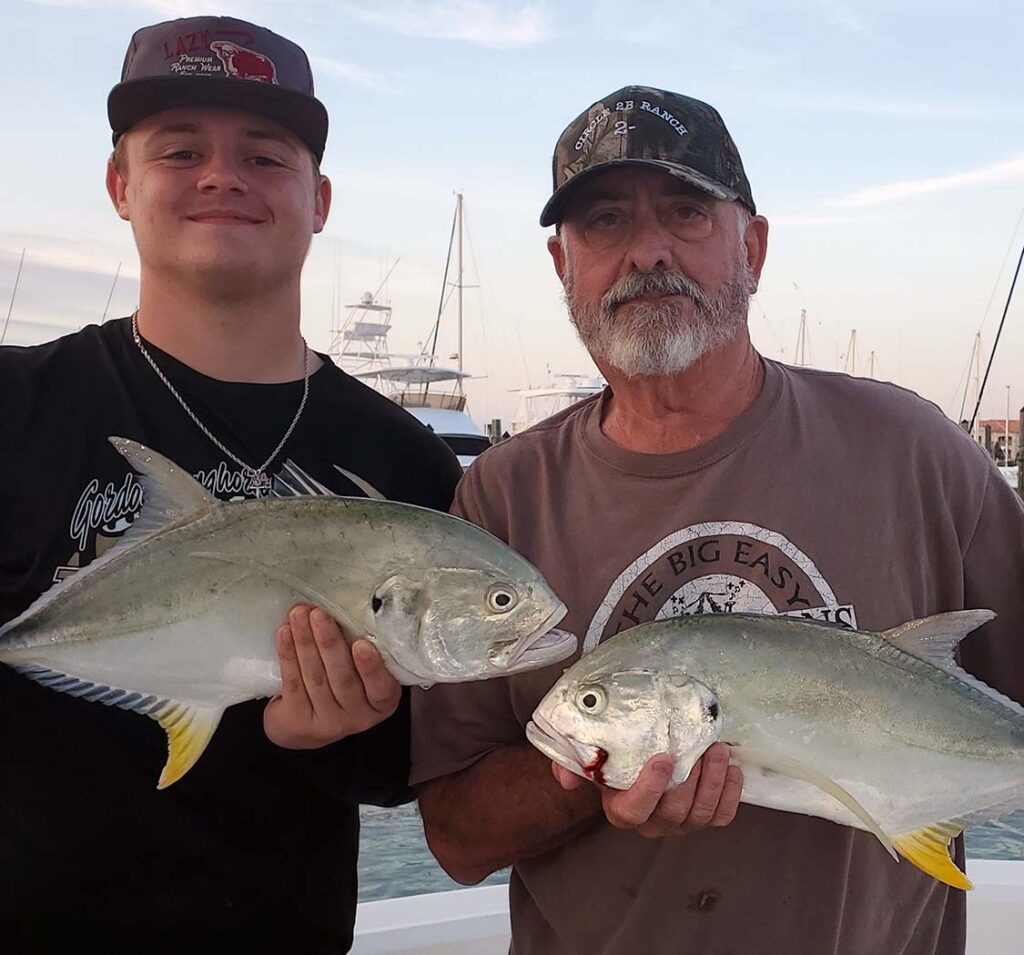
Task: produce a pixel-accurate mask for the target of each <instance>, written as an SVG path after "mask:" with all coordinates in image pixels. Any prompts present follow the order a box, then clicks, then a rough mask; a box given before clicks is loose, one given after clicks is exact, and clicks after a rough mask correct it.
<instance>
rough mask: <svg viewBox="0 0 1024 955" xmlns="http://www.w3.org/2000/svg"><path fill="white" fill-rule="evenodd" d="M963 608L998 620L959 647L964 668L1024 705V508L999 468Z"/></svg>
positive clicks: (972, 547)
mask: <svg viewBox="0 0 1024 955" xmlns="http://www.w3.org/2000/svg"><path fill="white" fill-rule="evenodd" d="M964 607H966V608H967V609H986V610H994V611H995V612H996V614H997V616H996V619H995V620H993V621H991V622H990V623H987V624H985V626H984V627H981V628H980V629H979V630H977V631H975V632H974V633H972V634H970V635H969V636H968V637H967V638H966V639H965V640H964V641H963V642H962V643H961V644H960V662H961V664H962V666H963V667H964V669H966V670H967V671H968V672H969V673H972V674H973V675H974V676H976V677H978V679H980V680H983V681H984V682H985V683H987V684H989V685H990V686H992V687H994V688H995V689H997V690H999V691H1000V692H1002V693H1005V694H1006V695H1007V696H1009V697H1011V698H1012V699H1014V700H1017V701H1018V702H1020V703H1022V704H1024V506H1022V504H1021V500H1020V498H1019V497H1018V496H1017V493H1016V492H1015V491H1014V490H1013V488H1011V487H1010V486H1009V484H1007V482H1006V480H1005V479H1004V478H1003V477H1002V475H1001V474H1000V473H999V472H998V471H996V469H995V468H991V471H990V475H989V478H988V483H987V485H986V487H985V495H984V498H983V502H982V507H981V512H980V514H979V517H978V523H977V527H976V528H975V531H974V533H973V535H972V537H971V540H970V542H969V543H968V546H967V548H966V550H965V553H964Z"/></svg>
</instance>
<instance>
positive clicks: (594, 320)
mask: <svg viewBox="0 0 1024 955" xmlns="http://www.w3.org/2000/svg"><path fill="white" fill-rule="evenodd" d="M652 286H653V287H652ZM752 287H753V278H752V276H751V274H750V272H749V270H748V269H747V268H746V267H745V265H742V266H741V268H740V269H739V270H738V274H737V275H735V276H734V277H733V279H732V280H731V281H730V282H728V283H727V284H726V285H725V287H724V288H723V289H722V291H721V292H720V293H719V295H718V296H716V297H715V298H711V297H710V296H709V295H708V294H707V293H706V292H704V290H703V289H702V288H700V286H698V285H697V284H696V283H695V282H693V281H692V280H691V279H689V278H688V277H687V276H685V275H682V274H681V273H678V272H675V273H669V272H663V271H660V272H651V273H634V274H633V275H630V276H626V278H624V279H621V280H620V281H619V282H617V283H616V284H615V285H614V286H612V288H611V289H609V290H608V292H607V293H606V294H605V296H604V297H603V298H602V300H601V302H600V303H598V304H597V305H587V304H584V303H581V302H579V301H578V300H576V298H575V295H574V288H573V281H572V276H571V274H570V273H567V274H566V280H565V300H566V305H567V306H568V308H569V314H570V316H571V318H572V322H573V324H574V325H575V326H576V331H577V333H578V335H579V337H580V341H582V343H583V345H584V347H585V348H586V349H587V351H588V352H590V354H591V355H592V356H593V357H594V358H600V359H603V360H604V361H606V362H608V364H610V365H611V366H612V367H613V368H615V369H616V370H618V371H619V372H621V373H622V374H623V375H625V376H626V377H627V378H637V377H640V376H648V375H673V374H677V373H679V372H681V371H686V369H688V368H690V367H691V366H693V365H694V364H695V363H696V362H697V361H699V360H700V359H701V358H703V357H704V356H705V355H707V354H708V353H709V352H712V351H714V350H715V349H716V348H720V347H721V346H722V345H724V344H726V343H727V342H731V341H732V340H733V339H735V337H736V336H737V335H738V334H739V333H740V331H741V330H742V328H743V327H744V325H745V324H746V320H747V309H748V308H749V304H750V293H751V289H752ZM642 290H643V291H651V292H658V291H661V292H665V293H668V294H677V295H680V296H681V297H683V298H682V300H680V299H676V300H669V301H664V300H663V301H660V302H653V301H647V300H642V299H641V300H637V299H636V298H635V297H634V296H635V295H636V294H639V293H640V292H641V291H642Z"/></svg>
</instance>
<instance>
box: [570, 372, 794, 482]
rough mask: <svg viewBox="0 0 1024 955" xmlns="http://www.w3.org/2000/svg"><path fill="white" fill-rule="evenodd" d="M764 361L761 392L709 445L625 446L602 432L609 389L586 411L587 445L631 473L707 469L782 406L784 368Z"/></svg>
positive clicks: (655, 474) (584, 434) (583, 422)
mask: <svg viewBox="0 0 1024 955" xmlns="http://www.w3.org/2000/svg"><path fill="white" fill-rule="evenodd" d="M762 364H763V366H764V384H763V385H762V387H761V392H760V394H759V395H758V396H757V397H756V398H755V399H754V401H753V403H752V404H751V405H750V407H749V408H747V409H746V410H745V411H744V412H743V413H742V414H741V415H740V416H739V417H738V418H736V419H735V420H734V421H732V422H731V423H730V424H729V426H728V427H727V428H726V429H725V430H724V431H723V432H722V433H721V434H719V435H716V436H715V437H714V438H712V439H711V440H710V441H708V442H707V443H705V444H702V445H700V446H698V447H696V448H691V449H690V450H687V451H677V452H674V453H672V454H648V453H644V452H641V451H629V450H627V449H626V448H623V447H621V446H620V445H618V444H616V443H615V442H614V441H612V440H611V439H609V438H608V437H607V436H606V435H605V434H604V433H603V432H602V431H601V418H602V416H603V415H604V412H605V409H606V408H607V403H608V399H609V397H610V396H611V391H610V389H608V388H606V389H605V390H604V392H603V393H602V394H601V396H600V398H599V400H597V401H591V402H590V403H589V406H588V407H587V408H586V409H585V411H584V416H583V419H582V420H581V422H580V426H581V437H582V441H583V444H584V446H585V447H586V449H587V450H588V451H589V453H591V454H593V455H594V456H595V457H597V458H599V459H600V460H601V461H602V463H604V464H606V465H607V466H609V467H611V468H614V469H615V470H617V471H622V472H624V473H627V474H634V475H640V476H643V477H674V476H676V475H681V474H687V473H691V472H694V471H699V470H701V469H702V468H706V467H708V466H709V465H712V464H714V463H715V462H717V461H720V460H721V459H722V458H724V457H726V456H728V455H730V454H732V453H733V452H734V451H736V450H737V449H738V448H740V447H741V446H742V445H744V444H746V443H747V442H748V441H750V440H751V439H752V438H753V437H754V436H755V435H756V434H757V433H758V432H759V431H760V430H761V429H762V428H763V427H764V426H765V424H766V423H767V422H768V419H769V418H770V417H771V415H772V412H773V411H774V410H775V408H776V406H777V405H778V403H779V399H780V397H781V396H782V384H783V373H782V370H781V369H780V368H779V367H778V365H777V364H776V363H775V362H772V361H769V360H767V359H762Z"/></svg>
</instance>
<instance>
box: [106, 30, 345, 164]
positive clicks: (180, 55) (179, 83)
mask: <svg viewBox="0 0 1024 955" xmlns="http://www.w3.org/2000/svg"><path fill="white" fill-rule="evenodd" d="M177 106H227V107H231V108H233V109H242V110H245V111H246V112H249V113H256V114H257V115H259V116H266V117H267V118H268V119H272V120H274V122H276V123H280V124H281V125H282V126H284V127H285V129H290V130H291V131H292V132H293V133H295V135H296V136H298V137H299V139H301V140H302V141H303V142H304V143H305V144H306V145H307V146H309V148H310V150H311V151H312V152H313V155H314V156H316V158H317V162H319V161H320V160H321V159H322V158H323V153H324V146H325V144H326V142H327V110H326V109H324V105H323V103H321V102H320V101H319V100H318V99H317V98H316V97H315V96H314V95H313V72H312V70H311V69H310V67H309V60H308V58H307V57H306V54H305V52H304V51H303V49H302V47H300V46H297V45H296V44H295V43H292V41H291V40H286V39H285V38H284V37H282V36H278V35H277V34H276V33H272V32H271V31H270V30H266V29H264V28H263V27H259V26H256V25H255V24H253V23H246V21H245V20H235V19H233V18H232V17H189V18H187V19H181V20H168V21H166V22H165V23H157V24H154V25H153V26H148V27H143V28H142V29H141V30H138V31H136V33H135V35H134V36H133V37H132V39H131V43H130V44H129V45H128V52H127V53H126V54H125V58H124V66H123V68H122V69H121V82H120V83H118V84H117V86H115V87H114V88H113V89H112V90H111V91H110V96H109V97H108V98H107V117H108V118H109V119H110V128H111V129H112V130H113V132H114V142H115V143H116V142H117V140H118V137H119V136H120V135H121V134H122V133H124V132H126V131H127V130H129V129H131V127H132V126H134V125H135V124H136V123H137V122H139V121H140V120H143V119H145V118H146V117H147V116H152V115H153V114H154V113H159V112H162V111H163V110H165V109H173V108H175V107H177Z"/></svg>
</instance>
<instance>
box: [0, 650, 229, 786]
mask: <svg viewBox="0 0 1024 955" xmlns="http://www.w3.org/2000/svg"><path fill="white" fill-rule="evenodd" d="M12 667H13V669H14V670H16V671H17V672H18V673H20V674H21V675H22V676H24V677H27V678H28V679H29V680H34V681H35V682H36V683H39V684H41V685H42V686H45V687H47V688H49V689H51V690H56V691H57V692H58V693H67V694H68V695H69V696H78V697H81V698H82V699H83V700H88V701H89V702H90V703H102V704H104V705H105V706H118V707H120V708H121V709H122V710H131V711H133V712H135V713H141V714H143V715H144V716H148V717H149V718H150V719H154V720H156V721H157V722H158V723H159V724H160V725H161V726H162V727H163V728H164V730H165V731H166V733H167V747H168V757H167V765H166V766H164V769H163V772H162V773H161V774H160V782H159V783H158V784H157V789H166V788H167V787H168V786H170V785H171V783H174V782H177V781H178V780H179V779H181V777H182V776H184V775H185V773H187V772H188V771H189V769H191V768H192V766H193V765H194V764H195V762H196V760H197V759H199V757H200V756H201V755H202V754H203V750H204V749H206V744H207V743H209V742H210V738H211V737H212V736H213V734H214V731H215V730H216V729H217V724H218V723H220V718H221V716H222V715H223V713H224V711H223V710H222V709H216V708H214V707H204V706H198V705H196V704H193V703H179V702H178V701H177V700H168V699H161V698H160V697H157V696H154V695H152V694H146V693H139V692H137V691H134V690H126V689H124V688H122V687H118V686H107V685H106V684H104V683H96V682H94V681H92V680H83V679H80V678H79V677H76V676H72V675H71V674H69V673H62V672H61V671H60V670H54V669H53V668H52V667H44V666H39V665H38V664H34V663H22V664H17V663H16V664H12Z"/></svg>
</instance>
